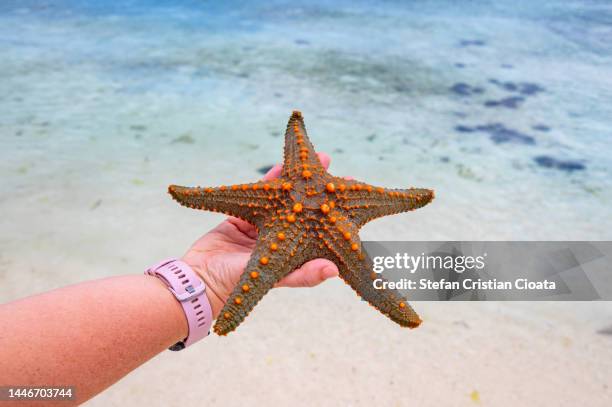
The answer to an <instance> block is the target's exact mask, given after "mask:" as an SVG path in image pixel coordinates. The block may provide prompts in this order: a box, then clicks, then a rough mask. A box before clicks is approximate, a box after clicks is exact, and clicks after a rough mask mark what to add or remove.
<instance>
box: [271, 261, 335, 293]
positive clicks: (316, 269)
mask: <svg viewBox="0 0 612 407" xmlns="http://www.w3.org/2000/svg"><path fill="white" fill-rule="evenodd" d="M337 276H338V267H336V265H335V264H334V263H332V262H331V261H329V260H326V259H315V260H311V261H309V262H307V263H304V264H303V265H302V267H300V268H299V269H296V270H295V271H293V272H291V273H290V274H288V275H287V276H285V278H283V279H282V280H280V281H279V282H278V283H276V285H275V287H314V286H316V285H318V284H321V283H322V282H323V281H325V280H327V279H328V278H333V277H337Z"/></svg>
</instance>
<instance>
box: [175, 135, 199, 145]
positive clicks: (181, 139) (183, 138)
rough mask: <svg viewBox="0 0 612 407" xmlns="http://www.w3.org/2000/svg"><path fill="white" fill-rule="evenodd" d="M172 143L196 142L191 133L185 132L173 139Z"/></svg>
mask: <svg viewBox="0 0 612 407" xmlns="http://www.w3.org/2000/svg"><path fill="white" fill-rule="evenodd" d="M170 143H171V144H176V143H183V144H193V143H195V139H194V138H193V137H191V135H189V134H183V135H182V136H179V137H177V138H175V139H174V140H172V141H171V142H170Z"/></svg>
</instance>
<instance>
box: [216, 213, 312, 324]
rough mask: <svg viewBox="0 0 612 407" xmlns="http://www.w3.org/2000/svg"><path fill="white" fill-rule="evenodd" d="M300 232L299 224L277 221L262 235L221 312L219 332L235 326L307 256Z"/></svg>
mask: <svg viewBox="0 0 612 407" xmlns="http://www.w3.org/2000/svg"><path fill="white" fill-rule="evenodd" d="M301 232H302V231H301V230H300V229H299V228H298V227H296V226H289V227H285V226H284V225H282V224H281V223H278V227H273V228H270V229H269V232H268V233H267V234H266V235H263V236H262V235H260V237H259V239H258V240H257V244H256V246H255V249H254V250H253V254H252V255H251V258H250V259H249V262H248V263H247V266H246V268H245V269H244V272H243V273H242V275H241V276H240V281H239V282H238V284H236V286H235V287H234V290H233V292H232V293H231V294H230V296H229V297H228V299H227V302H226V303H225V306H224V307H223V309H222V310H221V312H220V313H219V317H218V319H217V322H216V323H215V326H214V331H215V332H216V333H217V334H218V335H227V334H228V333H229V332H231V331H233V330H234V329H236V327H238V325H240V324H241V323H242V321H243V320H244V319H245V318H246V317H247V315H248V314H249V312H251V310H252V309H253V308H254V307H255V306H256V305H257V303H258V302H259V300H261V298H262V297H263V296H264V295H265V294H266V293H267V292H268V291H269V290H270V289H271V288H272V287H273V286H274V284H276V283H277V282H278V281H279V280H281V279H282V278H283V277H285V276H286V275H287V274H289V273H290V272H292V271H293V270H295V269H296V268H298V267H299V266H301V265H302V264H303V263H304V262H306V261H307V260H308V258H307V257H306V256H307V255H308V250H305V248H304V245H303V239H302V233H301Z"/></svg>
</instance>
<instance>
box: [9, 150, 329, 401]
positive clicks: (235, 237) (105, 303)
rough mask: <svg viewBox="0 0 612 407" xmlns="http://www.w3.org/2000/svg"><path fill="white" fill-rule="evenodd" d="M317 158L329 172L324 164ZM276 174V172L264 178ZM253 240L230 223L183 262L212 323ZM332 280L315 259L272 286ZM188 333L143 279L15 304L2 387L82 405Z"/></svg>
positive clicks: (161, 292) (87, 285) (243, 227)
mask: <svg viewBox="0 0 612 407" xmlns="http://www.w3.org/2000/svg"><path fill="white" fill-rule="evenodd" d="M319 157H320V159H321V162H322V163H323V165H324V166H325V167H326V168H327V167H328V166H329V162H330V159H329V157H328V156H327V155H325V154H320V155H319ZM280 172H281V167H280V165H277V166H275V167H273V168H272V169H271V170H270V171H269V172H268V174H266V176H265V177H264V178H265V179H272V178H275V177H278V176H279V174H280ZM256 233H257V232H256V230H255V228H254V227H253V226H252V225H250V224H249V223H246V222H244V221H241V220H239V219H235V218H228V219H226V220H225V221H223V222H222V223H221V224H219V225H218V226H217V227H216V228H214V229H213V230H211V231H210V232H208V233H207V234H205V235H204V236H202V237H201V238H200V239H199V240H198V241H196V242H195V243H194V245H193V246H192V247H191V248H190V249H189V250H188V251H187V253H186V254H185V255H184V256H183V261H185V262H186V263H187V264H189V265H190V266H191V267H192V268H193V269H194V270H195V271H196V272H198V274H199V275H200V276H201V277H202V279H203V280H204V281H205V282H206V284H207V290H206V294H207V296H208V299H209V301H210V303H211V306H212V310H213V317H214V318H216V317H217V315H218V313H219V311H220V310H221V308H223V305H224V304H225V301H226V300H227V297H228V296H229V294H230V293H231V291H232V289H233V287H234V285H235V284H236V283H237V282H238V280H239V278H240V275H241V273H242V271H243V270H244V267H245V266H246V264H247V262H248V259H249V257H250V255H251V252H252V250H253V247H254V245H255V240H256V237H257V234H256ZM337 275H338V269H337V267H336V266H335V265H334V264H333V263H332V262H330V261H328V260H324V259H316V260H312V261H310V262H308V263H306V264H304V265H303V266H302V267H300V268H299V269H297V270H295V271H294V272H292V273H291V274H289V275H287V277H285V278H284V279H283V280H281V281H280V282H279V283H278V286H281V287H313V286H315V285H317V284H320V283H321V282H323V281H325V280H326V279H328V278H332V277H335V276H337ZM187 331H188V329H187V320H186V318H185V315H184V313H183V310H182V309H181V306H180V304H179V303H178V301H177V300H176V299H175V298H174V296H173V295H172V294H171V293H170V291H168V289H167V288H166V287H165V286H164V284H163V283H162V282H161V281H160V280H159V279H157V278H155V277H151V276H145V275H142V274H140V275H128V276H121V277H112V278H107V279H103V280H95V281H88V282H84V283H79V284H75V285H71V286H67V287H63V288H59V289H57V290H53V291H49V292H46V293H42V294H38V295H34V296H31V297H27V298H23V299H20V300H16V301H13V302H10V303H7V304H3V305H0V386H73V387H74V388H75V395H76V397H75V399H74V400H72V403H73V404H78V403H83V402H84V401H86V400H88V399H90V398H91V397H93V396H95V395H96V394H98V393H100V392H101V391H103V390H104V389H106V388H108V387H109V386H111V385H112V384H113V383H115V382H116V381H118V380H119V379H121V378H122V377H123V376H125V375H126V374H128V373H129V372H130V371H132V370H134V369H135V368H137V367H138V366H140V365H141V364H143V363H145V362H146V361H147V360H149V359H151V358H152V357H153V356H155V355H157V354H158V353H160V352H163V351H164V350H166V349H167V348H168V347H169V346H171V345H172V344H174V343H176V342H178V341H179V340H182V339H184V338H185V337H186V336H187V333H188V332H187ZM195 346H198V345H195ZM39 403H41V404H42V403H43V402H39ZM16 404H18V405H25V404H24V403H23V402H17V403H16ZM33 404H36V403H33ZM44 404H45V405H49V402H48V401H45V402H44ZM58 404H60V405H64V406H65V405H69V404H67V403H66V402H65V401H64V402H60V403H58Z"/></svg>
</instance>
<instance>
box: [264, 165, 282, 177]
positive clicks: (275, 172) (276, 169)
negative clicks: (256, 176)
mask: <svg viewBox="0 0 612 407" xmlns="http://www.w3.org/2000/svg"><path fill="white" fill-rule="evenodd" d="M282 170H283V166H282V165H280V164H276V165H275V166H273V167H272V168H270V169H269V170H268V172H266V175H264V177H263V179H264V180H266V181H268V180H271V179H274V178H278V177H280V175H281V172H282Z"/></svg>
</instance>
